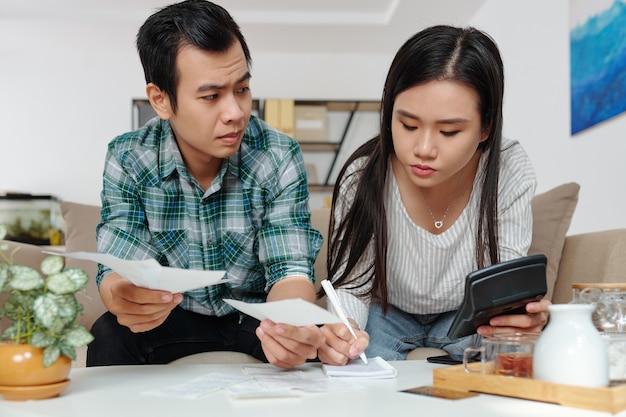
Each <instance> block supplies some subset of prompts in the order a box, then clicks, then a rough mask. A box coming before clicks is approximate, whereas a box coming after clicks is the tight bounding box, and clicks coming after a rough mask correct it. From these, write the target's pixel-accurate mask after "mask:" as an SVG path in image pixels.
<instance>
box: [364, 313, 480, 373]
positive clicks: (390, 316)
mask: <svg viewBox="0 0 626 417" xmlns="http://www.w3.org/2000/svg"><path fill="white" fill-rule="evenodd" d="M455 313H456V312H455V311H449V312H447V313H441V314H409V313H406V312H404V311H402V310H400V309H399V308H397V307H394V306H391V305H390V306H389V309H388V310H387V314H386V315H383V312H382V308H381V305H380V304H379V303H376V302H374V303H372V304H371V305H370V308H369V316H368V319H367V326H365V331H366V332H367V333H368V334H369V335H370V344H369V346H368V347H367V349H366V350H365V354H366V355H367V356H371V357H376V356H380V357H381V358H383V359H385V360H388V361H396V360H404V359H406V355H407V354H408V353H409V352H410V351H411V350H413V349H415V348H418V347H431V348H438V349H443V350H445V351H447V352H448V353H450V354H452V355H457V354H458V355H463V351H464V350H465V348H467V347H478V346H480V343H481V337H480V336H479V335H478V334H473V335H470V336H466V337H462V338H460V339H449V338H448V337H447V336H446V335H447V333H448V329H450V326H451V325H452V320H453V319H454V315H455Z"/></svg>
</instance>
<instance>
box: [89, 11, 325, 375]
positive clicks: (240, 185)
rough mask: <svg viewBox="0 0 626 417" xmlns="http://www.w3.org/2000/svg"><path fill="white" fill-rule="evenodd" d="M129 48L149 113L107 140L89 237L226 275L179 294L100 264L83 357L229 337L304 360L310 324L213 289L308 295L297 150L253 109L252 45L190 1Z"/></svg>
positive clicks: (264, 356)
mask: <svg viewBox="0 0 626 417" xmlns="http://www.w3.org/2000/svg"><path fill="white" fill-rule="evenodd" d="M137 49H138V51H139V55H140V58H141V62H142V65H143V68H144V73H145V78H146V83H147V87H146V93H147V96H148V98H149V100H150V103H151V105H152V107H153V108H154V110H155V111H156V113H157V114H158V116H159V117H158V118H155V119H153V120H151V121H149V122H148V123H147V124H146V125H145V126H144V127H142V128H140V129H139V130H137V131H134V132H130V133H126V134H124V135H121V136H119V137H117V138H115V139H114V140H113V141H112V142H111V143H110V144H109V148H108V153H107V157H106V163H105V169H104V181H103V190H102V220H101V222H100V224H99V225H98V229H97V240H98V250H99V251H100V252H104V253H110V254H112V255H115V256H117V257H120V258H124V259H146V258H155V259H157V260H158V261H159V263H161V264H162V265H167V266H170V267H177V268H188V269H205V270H226V275H227V278H229V279H231V280H234V281H233V282H229V283H225V284H220V285H215V286H211V287H206V288H200V289H197V290H192V291H189V292H186V293H183V294H171V293H168V292H164V291H157V290H149V289H145V288H139V287H136V286H134V285H132V284H131V283H130V282H129V281H127V280H125V279H124V278H123V277H121V276H120V275H119V274H117V273H115V272H114V271H112V270H110V269H108V268H106V267H104V266H102V265H100V266H99V270H98V276H97V282H98V285H99V288H100V296H101V298H102V300H103V302H104V304H105V306H106V307H107V309H108V312H107V313H105V314H104V315H103V316H102V317H100V318H99V319H98V320H97V321H96V323H95V324H94V326H93V328H92V333H93V334H94V336H95V341H94V342H93V343H92V344H91V345H90V346H89V349H88V354H87V365H88V366H97V365H116V364H144V363H168V362H171V361H172V360H175V359H178V358H180V357H183V356H186V355H190V354H194V353H198V352H206V351H220V350H234V351H239V352H244V353H248V354H251V355H253V356H255V357H257V358H259V359H261V360H266V361H269V362H270V363H272V364H274V365H276V366H279V367H282V368H290V367H293V366H296V365H299V364H302V363H304V362H305V361H306V360H307V359H314V358H315V357H316V354H317V348H318V346H319V345H320V344H321V343H322V342H323V336H322V334H321V331H320V330H319V329H318V328H317V327H316V326H310V327H293V326H288V325H285V324H280V323H278V324H277V323H272V322H270V321H268V320H265V321H263V322H261V323H259V322H258V320H255V319H253V318H252V317H249V316H246V315H243V314H240V313H238V312H237V311H236V310H235V309H234V308H233V307H231V306H230V305H228V304H227V303H225V302H224V301H223V299H225V298H234V299H239V300H243V301H248V302H263V301H275V300H280V299H286V298H295V297H300V298H303V299H305V300H308V301H311V302H314V301H315V289H314V286H313V281H314V277H313V262H314V261H315V257H316V256H317V253H318V251H319V248H320V246H321V235H320V233H319V232H318V231H316V230H314V229H312V228H311V224H310V211H309V207H308V189H307V182H306V173H305V170H304V164H303V160H302V155H301V154H300V151H299V148H298V146H297V145H296V143H295V141H293V140H292V139H290V138H289V137H287V136H285V135H283V134H281V133H279V132H277V131H276V130H274V129H271V128H270V127H268V126H267V125H266V124H265V123H264V122H263V121H262V120H260V119H258V118H256V117H254V116H252V115H251V108H252V96H251V93H250V86H249V85H250V61H251V59H250V53H249V51H248V47H247V45H246V42H245V39H244V37H243V36H242V34H241V32H240V30H239V27H238V26H237V24H236V23H235V22H234V21H233V20H232V18H231V16H230V15H229V14H228V12H227V11H226V10H224V9H223V8H221V7H220V6H217V5H215V4H213V3H210V2H207V1H201V0H189V1H184V2H182V3H178V4H173V5H171V6H168V7H165V8H163V9H161V10H160V11H158V12H156V13H155V14H154V15H152V16H151V17H149V18H148V20H147V21H146V22H145V23H144V24H143V26H142V27H141V28H140V30H139V33H138V35H137Z"/></svg>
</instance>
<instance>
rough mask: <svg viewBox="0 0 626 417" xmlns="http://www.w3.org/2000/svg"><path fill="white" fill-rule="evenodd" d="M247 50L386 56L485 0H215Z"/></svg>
mask: <svg viewBox="0 0 626 417" xmlns="http://www.w3.org/2000/svg"><path fill="white" fill-rule="evenodd" d="M172 2H174V0H54V1H50V0H28V1H19V0H13V1H7V0H3V1H2V2H0V19H46V20H59V21H62V20H67V19H70V20H71V19H81V20H95V21H110V22H115V23H117V24H123V23H131V24H136V25H137V26H139V25H140V24H141V23H142V22H143V21H144V20H145V19H146V17H147V16H149V15H150V14H151V13H153V12H154V11H155V10H157V9H159V8H161V7H163V6H166V5H168V4H170V3H172ZM216 2H217V3H218V4H220V5H222V6H223V7H224V8H226V9H227V10H228V11H229V12H230V13H231V14H232V15H233V17H234V18H235V20H236V21H237V22H238V23H239V24H240V26H241V28H242V31H243V33H244V36H245V37H246V39H247V40H248V42H249V43H250V46H251V49H253V50H254V51H259V52H260V51H263V52H290V53H298V52H303V53H357V54H358V53H370V54H371V53H385V54H389V53H392V52H393V51H395V50H396V49H397V48H398V47H399V46H400V45H401V43H402V42H404V40H406V38H408V37H409V36H410V35H411V34H413V33H415V32H417V31H418V30H420V29H421V28H423V27H426V26H428V25H431V24H436V23H449V24H455V25H466V24H467V22H468V20H469V19H470V18H471V17H472V16H473V15H474V13H475V12H476V11H477V10H478V9H479V8H480V6H481V5H482V4H483V3H484V2H485V0H436V1H435V0H314V1H310V0H306V1H305V0H217V1H216Z"/></svg>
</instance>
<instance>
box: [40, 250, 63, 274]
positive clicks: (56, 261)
mask: <svg viewBox="0 0 626 417" xmlns="http://www.w3.org/2000/svg"><path fill="white" fill-rule="evenodd" d="M63 265H65V259H64V258H63V257H62V256H59V255H50V256H46V257H45V258H44V259H43V261H41V265H40V266H39V269H41V272H43V273H44V274H45V275H52V274H56V273H58V272H61V271H62V270H63Z"/></svg>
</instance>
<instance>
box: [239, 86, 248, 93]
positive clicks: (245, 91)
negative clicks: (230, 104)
mask: <svg viewBox="0 0 626 417" xmlns="http://www.w3.org/2000/svg"><path fill="white" fill-rule="evenodd" d="M248 91H250V86H245V87H241V88H240V89H239V90H237V92H238V93H247V92H248Z"/></svg>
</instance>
